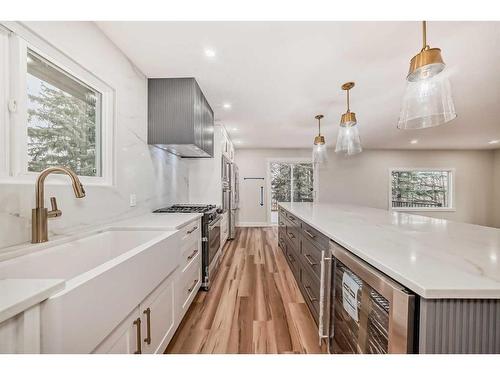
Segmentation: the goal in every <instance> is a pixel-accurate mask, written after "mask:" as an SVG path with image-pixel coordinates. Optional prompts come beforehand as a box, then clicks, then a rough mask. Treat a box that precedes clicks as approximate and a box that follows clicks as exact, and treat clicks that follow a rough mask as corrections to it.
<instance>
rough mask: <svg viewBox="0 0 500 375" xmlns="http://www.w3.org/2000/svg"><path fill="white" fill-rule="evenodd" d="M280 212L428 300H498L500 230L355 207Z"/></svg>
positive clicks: (294, 207)
mask: <svg viewBox="0 0 500 375" xmlns="http://www.w3.org/2000/svg"><path fill="white" fill-rule="evenodd" d="M280 206H282V207H283V208H285V209H286V210H288V211H290V212H291V213H293V214H294V215H296V216H297V217H299V218H300V219H302V220H303V221H304V222H306V223H307V224H309V225H311V226H312V227H314V228H316V229H317V230H319V231H320V232H322V233H323V234H324V235H326V236H328V237H329V238H331V239H332V240H334V241H335V242H337V243H338V244H340V245H342V246H343V247H345V248H346V249H347V250H349V251H351V252H352V253H353V254H355V255H357V256H358V257H360V258H361V259H363V260H364V261H366V262H367V263H369V264H371V265H372V266H373V267H375V268H377V269H379V270H380V271H382V272H383V273H385V274H387V275H388V276H390V277H391V278H393V279H394V280H396V281H397V282H399V283H400V284H402V285H404V286H406V287H407V288H409V289H411V290H412V291H413V292H415V293H417V294H418V295H420V296H422V297H424V298H500V229H496V228H489V227H483V226H479V225H472V224H466V223H459V222H453V221H449V220H444V219H435V218H430V217H426V216H420V215H412V214H406V213H402V212H393V211H387V210H381V209H375V208H368V207H360V206H351V205H336V204H320V203H280Z"/></svg>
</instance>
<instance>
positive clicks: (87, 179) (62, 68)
mask: <svg viewBox="0 0 500 375" xmlns="http://www.w3.org/2000/svg"><path fill="white" fill-rule="evenodd" d="M4 25H5V26H6V27H8V29H9V30H6V29H2V25H0V31H2V30H3V32H2V33H0V50H2V51H5V54H4V55H3V56H2V57H5V58H3V59H0V73H3V74H0V84H2V90H0V97H1V96H2V95H5V102H8V104H9V105H8V114H7V115H6V116H5V119H6V121H5V122H4V123H2V124H1V125H0V143H1V146H3V145H5V148H3V147H1V148H0V177H1V180H2V181H3V182H14V183H18V182H19V183H23V182H27V183H32V182H34V179H35V178H36V177H37V175H38V173H39V172H40V171H42V170H43V169H45V168H47V167H50V166H56V165H61V166H66V167H68V168H70V169H72V170H73V171H75V173H76V174H77V175H78V176H80V178H81V180H82V182H83V183H84V184H99V185H111V184H112V176H113V173H112V167H113V142H112V136H113V130H114V113H113V112H114V106H113V102H114V92H113V90H112V89H111V88H110V87H109V86H108V85H106V84H105V83H104V82H102V81H101V80H100V79H99V78H97V77H95V76H94V75H93V74H92V73H90V72H88V71H87V70H86V69H85V68H83V67H82V66H80V65H79V64H78V63H76V62H75V61H73V60H71V59H70V58H69V57H67V56H66V55H64V54H63V53H61V52H60V51H59V50H57V49H55V48H54V47H52V46H51V45H50V44H48V43H47V42H46V41H44V40H42V39H41V38H40V37H38V36H37V35H36V34H34V33H32V32H31V31H30V30H27V29H25V28H24V27H23V25H21V24H19V23H16V22H6V23H4ZM2 77H4V78H5V79H4V81H2ZM4 88H5V90H3V89H4ZM0 112H1V111H0ZM0 114H1V115H2V117H4V114H3V113H0ZM60 177H61V178H60ZM61 182H62V183H66V182H67V179H66V178H64V177H62V176H53V177H52V178H51V182H50V183H61Z"/></svg>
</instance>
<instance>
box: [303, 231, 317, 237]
mask: <svg viewBox="0 0 500 375" xmlns="http://www.w3.org/2000/svg"><path fill="white" fill-rule="evenodd" d="M304 232H306V234H307V235H308V236H309V237H311V238H314V237H316V236H315V235H314V234H312V233H311V232H309V231H308V230H307V229H304Z"/></svg>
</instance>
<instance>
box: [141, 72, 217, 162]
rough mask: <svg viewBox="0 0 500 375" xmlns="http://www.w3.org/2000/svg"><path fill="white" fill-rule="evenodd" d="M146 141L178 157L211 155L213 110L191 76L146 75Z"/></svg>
mask: <svg viewBox="0 0 500 375" xmlns="http://www.w3.org/2000/svg"><path fill="white" fill-rule="evenodd" d="M148 144H150V145H155V146H157V147H160V148H162V149H164V150H166V151H168V152H171V153H174V154H176V155H178V156H181V157H186V158H210V157H213V155H214V112H213V111H212V108H211V107H210V104H208V101H207V99H206V98H205V96H204V95H203V92H202V91H201V89H200V86H198V83H197V82H196V80H195V79H194V78H151V79H148Z"/></svg>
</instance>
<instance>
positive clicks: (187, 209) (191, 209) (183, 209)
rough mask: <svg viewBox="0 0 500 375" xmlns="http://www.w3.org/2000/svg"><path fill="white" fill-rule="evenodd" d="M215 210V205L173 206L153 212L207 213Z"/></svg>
mask: <svg viewBox="0 0 500 375" xmlns="http://www.w3.org/2000/svg"><path fill="white" fill-rule="evenodd" d="M213 209H215V205H213V204H174V205H173V206H170V207H165V208H160V209H158V210H156V211H153V212H156V213H168V212H180V213H205V212H208V211H211V210H213Z"/></svg>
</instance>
